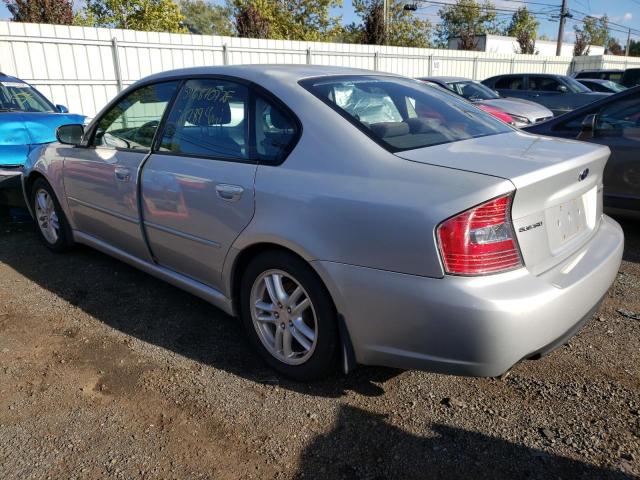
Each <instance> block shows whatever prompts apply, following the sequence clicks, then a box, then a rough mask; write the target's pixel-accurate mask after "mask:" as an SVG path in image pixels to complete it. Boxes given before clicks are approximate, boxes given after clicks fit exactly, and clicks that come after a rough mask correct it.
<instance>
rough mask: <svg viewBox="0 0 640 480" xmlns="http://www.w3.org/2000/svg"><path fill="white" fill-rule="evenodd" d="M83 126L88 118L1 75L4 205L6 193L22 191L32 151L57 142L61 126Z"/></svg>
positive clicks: (0, 158) (0, 145)
mask: <svg viewBox="0 0 640 480" xmlns="http://www.w3.org/2000/svg"><path fill="white" fill-rule="evenodd" d="M83 122H84V116H82V115H75V114H70V113H68V110H67V108H66V107H64V106H63V105H54V104H52V103H51V102H50V101H49V100H47V98H46V97H45V96H44V95H42V94H41V93H40V92H39V91H38V90H36V89H35V88H33V87H32V86H31V85H29V84H28V83H25V82H23V81H22V80H20V79H19V78H15V77H11V76H9V75H5V74H3V73H0V203H2V200H3V197H5V198H6V197H7V196H8V193H7V192H4V193H3V192H2V190H6V189H9V188H11V187H15V186H18V187H19V185H20V183H19V181H18V180H19V175H20V174H21V173H22V166H23V165H24V162H25V160H26V159H27V155H29V152H30V151H31V150H32V149H34V148H36V147H37V146H38V145H41V144H43V143H50V142H53V141H55V140H56V128H58V127H59V126H60V125H65V124H69V123H83ZM5 201H6V200H5Z"/></svg>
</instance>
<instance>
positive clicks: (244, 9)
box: [235, 3, 269, 38]
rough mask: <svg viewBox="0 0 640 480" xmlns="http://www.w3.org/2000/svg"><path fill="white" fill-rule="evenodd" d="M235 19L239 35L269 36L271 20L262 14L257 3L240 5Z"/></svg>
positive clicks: (252, 36) (249, 36)
mask: <svg viewBox="0 0 640 480" xmlns="http://www.w3.org/2000/svg"><path fill="white" fill-rule="evenodd" d="M235 19H236V32H237V33H238V36H240V37H245V38H268V37H269V20H267V19H266V18H265V17H263V16H262V14H261V13H260V10H259V9H258V7H257V6H256V5H254V4H250V3H249V4H245V5H242V6H240V7H238V9H237V11H236V13H235Z"/></svg>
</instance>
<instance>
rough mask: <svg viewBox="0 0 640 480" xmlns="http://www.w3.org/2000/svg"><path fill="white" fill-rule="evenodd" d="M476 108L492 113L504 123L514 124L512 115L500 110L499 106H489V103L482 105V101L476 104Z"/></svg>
mask: <svg viewBox="0 0 640 480" xmlns="http://www.w3.org/2000/svg"><path fill="white" fill-rule="evenodd" d="M478 108H479V109H480V110H484V111H485V112H487V113H489V114H491V115H493V116H494V117H496V118H499V119H500V120H502V121H503V122H505V123H508V124H509V125H513V124H515V120H514V119H513V117H512V116H511V115H509V114H508V113H507V112H504V111H502V110H500V109H499V108H496V107H491V106H489V105H484V104H482V103H481V104H479V105H478Z"/></svg>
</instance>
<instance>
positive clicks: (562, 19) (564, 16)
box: [556, 0, 569, 57]
mask: <svg viewBox="0 0 640 480" xmlns="http://www.w3.org/2000/svg"><path fill="white" fill-rule="evenodd" d="M568 16H569V12H568V11H567V0H562V8H561V9H560V26H559V27H558V44H557V46H556V57H559V56H560V54H561V53H562V37H564V22H565V21H566V20H567V17H568Z"/></svg>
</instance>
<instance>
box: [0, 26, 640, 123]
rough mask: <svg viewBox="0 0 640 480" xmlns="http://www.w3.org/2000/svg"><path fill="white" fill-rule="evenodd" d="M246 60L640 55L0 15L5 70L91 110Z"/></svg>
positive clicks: (521, 60) (629, 62) (551, 62)
mask: <svg viewBox="0 0 640 480" xmlns="http://www.w3.org/2000/svg"><path fill="white" fill-rule="evenodd" d="M246 63H263V64H266V63H272V64H305V63H311V64H316V65H335V66H344V67H353V68H362V69H367V70H379V71H382V72H390V73H397V74H401V75H406V76H410V77H423V76H430V75H432V76H436V75H448V76H460V77H469V78H474V79H476V80H482V79H484V78H487V77H490V76H493V75H499V74H504V73H511V72H513V73H517V72H522V73H524V72H540V73H558V74H567V73H571V72H572V71H575V70H582V69H585V68H603V67H606V68H626V67H627V66H629V67H631V66H638V67H640V59H633V58H626V57H613V56H587V57H577V58H575V59H573V58H571V57H549V56H540V55H517V54H495V53H484V52H465V51H458V50H436V49H426V48H407V47H388V46H377V45H352V44H339V43H323V42H298V41H288V40H267V39H250V38H235V37H219V36H202V35H178V34H169V33H161V32H137V31H133V30H119V29H105V28H91V27H73V26H72V27H69V26H62V25H45V24H28V23H14V22H3V21H0V71H2V72H4V73H6V74H9V75H15V76H17V77H20V78H22V79H23V80H25V81H27V82H29V83H31V84H33V85H34V86H36V87H37V88H39V89H40V90H41V91H42V93H44V94H45V95H46V96H47V97H48V98H50V99H51V100H53V101H54V102H55V103H60V104H63V105H67V106H68V107H69V109H70V110H71V111H72V112H79V113H84V114H85V115H87V116H89V117H92V116H94V115H95V114H96V113H97V111H99V110H100V109H101V108H102V107H103V106H104V105H105V104H106V103H107V102H108V101H109V100H110V99H111V98H113V96H114V95H116V93H117V92H118V90H120V89H121V88H123V87H126V86H127V85H130V84H131V83H133V82H135V81H136V80H139V79H140V78H142V77H145V76H147V75H150V74H152V73H156V72H162V71H165V70H171V69H175V68H182V67H191V66H204V65H224V64H246Z"/></svg>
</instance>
